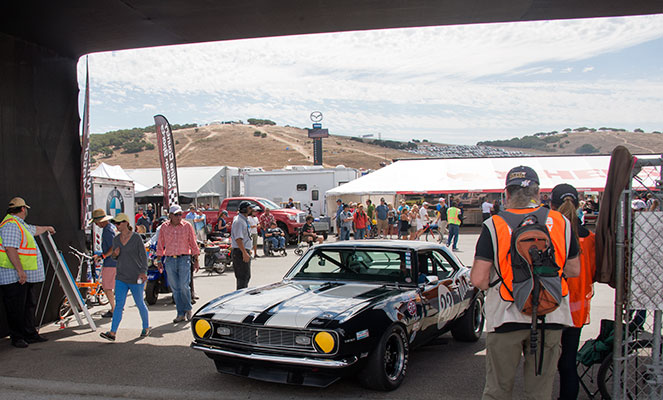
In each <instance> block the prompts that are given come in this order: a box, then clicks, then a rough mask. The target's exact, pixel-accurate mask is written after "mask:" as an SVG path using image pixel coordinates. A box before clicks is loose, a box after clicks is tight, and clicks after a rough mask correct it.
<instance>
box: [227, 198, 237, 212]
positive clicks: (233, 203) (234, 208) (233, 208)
mask: <svg viewBox="0 0 663 400" xmlns="http://www.w3.org/2000/svg"><path fill="white" fill-rule="evenodd" d="M238 208H239V200H228V206H227V207H226V210H228V211H237V209H238Z"/></svg>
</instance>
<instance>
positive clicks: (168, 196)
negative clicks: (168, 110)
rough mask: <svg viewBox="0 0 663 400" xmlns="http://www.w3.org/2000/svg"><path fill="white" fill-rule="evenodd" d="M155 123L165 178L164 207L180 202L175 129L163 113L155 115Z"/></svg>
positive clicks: (163, 176)
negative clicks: (174, 139)
mask: <svg viewBox="0 0 663 400" xmlns="http://www.w3.org/2000/svg"><path fill="white" fill-rule="evenodd" d="M154 123H155V125H156V128H157V142H158V143H159V159H160V160H161V177H162V179H163V207H164V209H165V210H166V212H167V210H168V209H169V208H170V206H172V205H174V204H178V203H179V185H178V184H177V163H176V162H175V143H174V141H173V131H172V129H171V128H170V124H169V123H168V120H167V119H166V117H164V116H163V115H155V116H154Z"/></svg>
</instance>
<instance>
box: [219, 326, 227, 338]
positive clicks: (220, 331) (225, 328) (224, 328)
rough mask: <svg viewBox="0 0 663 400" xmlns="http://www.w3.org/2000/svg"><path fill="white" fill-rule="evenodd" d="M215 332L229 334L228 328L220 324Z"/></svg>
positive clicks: (222, 334)
mask: <svg viewBox="0 0 663 400" xmlns="http://www.w3.org/2000/svg"><path fill="white" fill-rule="evenodd" d="M216 333H218V334H219V335H221V336H230V328H228V327H227V326H220V327H219V328H218V329H217V330H216Z"/></svg>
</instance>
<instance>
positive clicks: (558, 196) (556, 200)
mask: <svg viewBox="0 0 663 400" xmlns="http://www.w3.org/2000/svg"><path fill="white" fill-rule="evenodd" d="M567 197H570V198H571V199H572V200H573V204H574V205H575V206H576V207H578V191H577V190H576V188H574V187H573V186H571V185H569V184H568V183H561V184H559V185H557V186H555V187H554V188H553V190H552V196H551V198H550V204H552V205H553V206H555V207H559V206H561V205H562V203H563V202H564V199H566V198H567Z"/></svg>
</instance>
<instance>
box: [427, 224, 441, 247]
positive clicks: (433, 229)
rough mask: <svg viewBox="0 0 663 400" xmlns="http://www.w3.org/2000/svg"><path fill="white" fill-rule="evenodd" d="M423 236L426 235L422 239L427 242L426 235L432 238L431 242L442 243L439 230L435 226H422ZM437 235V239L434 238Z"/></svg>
mask: <svg viewBox="0 0 663 400" xmlns="http://www.w3.org/2000/svg"><path fill="white" fill-rule="evenodd" d="M423 235H426V236H425V237H424V239H425V240H426V241H428V235H431V236H432V237H433V240H434V241H436V242H438V243H442V234H441V233H440V230H439V229H438V228H437V225H433V226H431V224H430V223H427V224H426V225H424V232H423ZM436 235H437V237H435V236H436Z"/></svg>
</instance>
